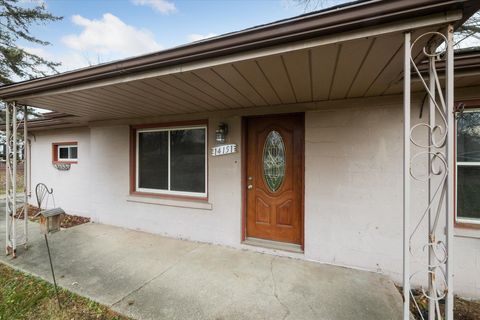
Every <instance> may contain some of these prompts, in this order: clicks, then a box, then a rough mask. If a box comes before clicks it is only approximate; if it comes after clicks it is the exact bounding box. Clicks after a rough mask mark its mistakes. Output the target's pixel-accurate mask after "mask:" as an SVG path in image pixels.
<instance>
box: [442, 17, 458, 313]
mask: <svg viewBox="0 0 480 320" xmlns="http://www.w3.org/2000/svg"><path fill="white" fill-rule="evenodd" d="M446 36H447V44H446V47H447V57H446V59H447V63H446V82H447V83H446V100H447V101H446V107H447V108H446V109H447V110H446V111H447V112H446V117H447V126H448V130H447V132H448V134H447V141H446V142H447V144H446V149H447V150H446V153H447V164H448V177H447V203H446V210H445V211H446V212H445V215H446V221H445V223H446V241H447V261H446V270H445V271H446V274H447V279H446V280H447V295H446V299H445V319H446V320H453V301H454V299H453V228H454V212H455V208H454V190H455V178H454V177H455V166H454V164H455V138H456V133H455V126H454V121H455V117H454V110H453V101H454V97H453V95H454V86H453V78H454V74H453V25H449V26H448V28H447V35H446Z"/></svg>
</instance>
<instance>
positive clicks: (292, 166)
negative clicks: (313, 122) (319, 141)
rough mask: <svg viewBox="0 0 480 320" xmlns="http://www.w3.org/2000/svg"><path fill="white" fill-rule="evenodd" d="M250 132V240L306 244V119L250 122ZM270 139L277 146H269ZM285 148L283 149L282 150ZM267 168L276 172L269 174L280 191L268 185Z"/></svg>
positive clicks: (293, 117)
mask: <svg viewBox="0 0 480 320" xmlns="http://www.w3.org/2000/svg"><path fill="white" fill-rule="evenodd" d="M246 130H247V141H246V142H247V147H246V150H247V155H246V159H247V170H246V171H247V172H246V174H247V179H246V181H247V186H249V187H248V188H247V190H246V193H247V195H246V201H247V204H246V208H247V225H246V229H247V230H246V234H247V236H248V237H254V238H261V239H268V240H274V241H282V242H289V243H295V244H302V242H303V187H304V186H303V181H304V177H303V172H304V170H303V168H304V116H303V114H295V115H278V116H268V117H255V118H249V119H247V125H246ZM272 132H274V133H273V134H272ZM269 135H270V136H269ZM267 139H272V141H273V140H275V141H276V143H271V144H266V141H267ZM279 141H280V142H279ZM281 145H283V148H280V147H279V146H281ZM267 147H268V148H270V149H268V148H267ZM282 150H283V151H282ZM264 156H265V159H264ZM281 164H284V165H281ZM266 166H269V168H273V169H271V170H267V171H268V172H267V173H268V180H269V182H270V183H271V186H273V187H276V188H277V189H274V190H272V189H271V187H269V184H268V183H267V178H266V177H265V172H264V169H265V167H266ZM279 168H284V169H283V170H280V169H279ZM282 173H283V175H282ZM279 177H283V179H280V178H279ZM272 181H274V183H273V182H272ZM278 181H281V183H280V184H278Z"/></svg>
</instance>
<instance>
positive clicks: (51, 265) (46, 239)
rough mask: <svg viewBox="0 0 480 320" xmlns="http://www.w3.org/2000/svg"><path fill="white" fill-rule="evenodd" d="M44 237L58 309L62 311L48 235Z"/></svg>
mask: <svg viewBox="0 0 480 320" xmlns="http://www.w3.org/2000/svg"><path fill="white" fill-rule="evenodd" d="M44 236H45V244H46V245H47V251H48V261H50V270H52V278H53V286H54V288H55V295H56V297H57V302H58V307H59V308H60V309H62V304H61V303H60V296H59V295H58V289H57V280H56V279H55V271H53V263H52V256H51V255H50V246H49V245H48V238H47V235H46V234H44Z"/></svg>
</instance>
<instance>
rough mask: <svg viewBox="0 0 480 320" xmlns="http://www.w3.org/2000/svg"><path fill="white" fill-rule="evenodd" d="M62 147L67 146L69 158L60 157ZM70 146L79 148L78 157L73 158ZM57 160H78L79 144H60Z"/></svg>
mask: <svg viewBox="0 0 480 320" xmlns="http://www.w3.org/2000/svg"><path fill="white" fill-rule="evenodd" d="M60 148H67V150H68V158H63V159H62V158H60ZM70 148H77V157H76V158H71V157H70ZM57 161H58V162H72V161H78V144H58V145H57Z"/></svg>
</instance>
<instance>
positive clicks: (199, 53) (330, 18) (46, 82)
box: [0, 0, 480, 100]
mask: <svg viewBox="0 0 480 320" xmlns="http://www.w3.org/2000/svg"><path fill="white" fill-rule="evenodd" d="M455 9H462V10H463V12H464V17H465V19H466V18H468V17H469V16H470V15H471V14H473V13H474V12H475V11H477V10H478V9H480V1H475V0H450V1H438V0H388V1H381V0H369V1H357V2H353V3H350V4H348V5H345V6H340V7H334V8H331V9H327V10H322V11H318V12H314V13H310V14H306V15H302V16H299V17H296V18H292V19H286V20H282V21H278V22H274V23H270V24H266V25H262V26H258V27H254V28H250V29H246V30H243V31H239V32H234V33H230V34H226V35H223V36H219V37H215V38H211V39H208V40H203V41H199V42H195V43H191V44H188V45H184V46H180V47H176V48H172V49H168V50H164V51H160V52H156V53H152V54H147V55H142V56H139V57H134V58H128V59H125V60H120V61H117V62H110V63H105V64H101V65H97V66H93V67H88V68H83V69H79V70H75V71H70V72H65V73H62V74H58V75H53V76H48V77H43V78H39V79H35V80H29V81H23V82H19V83H16V84H11V85H7V86H3V87H0V98H1V99H5V100H11V99H14V98H15V97H19V96H24V95H28V94H35V93H39V92H43V91H47V90H52V89H58V88H64V87H69V86H73V85H78V84H82V83H87V82H92V81H97V80H103V79H109V78H114V77H117V76H123V75H127V74H133V73H139V72H142V71H146V70H151V69H157V68H162V67H167V66H172V65H177V64H181V63H186V62H192V61H198V60H202V59H208V58H213V57H218V56H224V55H227V54H232V53H238V52H242V51H247V50H252V49H258V48H264V47H268V46H272V45H277V44H282V43H288V42H292V41H298V40H304V39H309V38H313V37H318V36H321V35H326V34H332V33H336V32H344V31H348V30H353V29H358V28H363V27H366V26H371V25H377V24H381V23H385V22H392V21H394V20H399V19H402V18H413V17H418V16H425V15H429V14H433V13H439V12H447V11H449V10H455ZM379 13H380V14H379ZM461 23H463V21H459V22H458V23H457V26H458V25H461Z"/></svg>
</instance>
